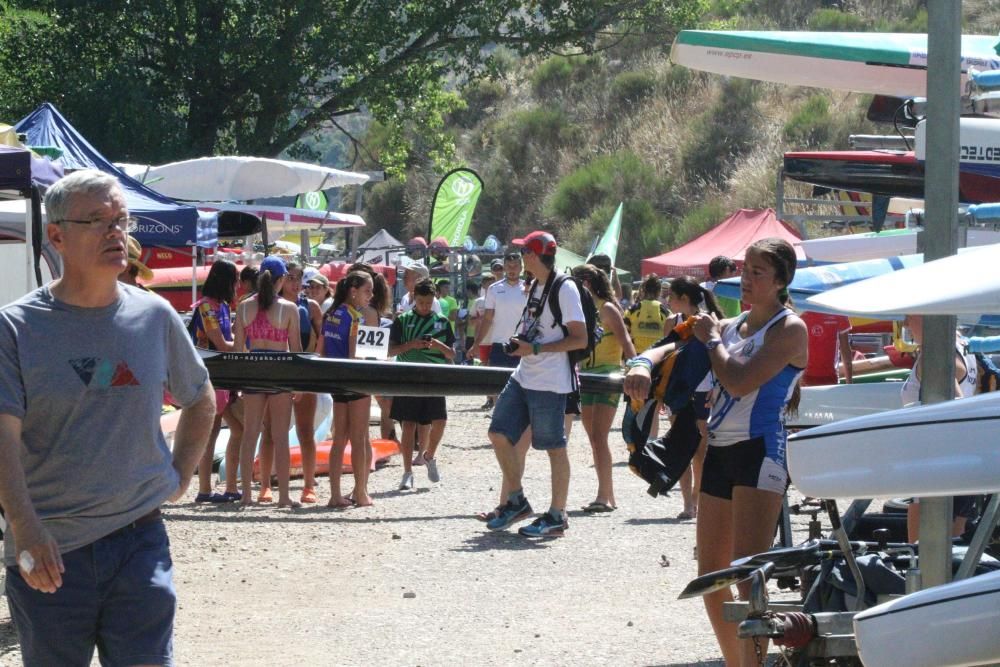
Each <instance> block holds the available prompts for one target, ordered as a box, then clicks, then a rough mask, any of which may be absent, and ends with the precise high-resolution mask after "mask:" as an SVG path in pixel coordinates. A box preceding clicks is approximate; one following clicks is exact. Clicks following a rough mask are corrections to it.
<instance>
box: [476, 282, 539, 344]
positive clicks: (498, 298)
mask: <svg viewBox="0 0 1000 667" xmlns="http://www.w3.org/2000/svg"><path fill="white" fill-rule="evenodd" d="M527 302H528V297H527V296H526V295H525V293H524V281H523V280H518V281H517V284H516V285H511V284H510V283H508V282H507V281H506V280H501V281H499V282H495V283H493V284H492V285H490V288H489V289H488V290H486V300H485V302H484V307H485V309H486V310H492V311H493V327H492V329H490V332H489V336H490V338H489V341H487V340H486V339H485V338H483V339H481V340H482V341H483V343H484V344H485V343H486V342H489V343H506V342H507V341H508V340H509V339H510V337H511V336H513V335H514V334H515V333H516V332H517V324H518V322H520V321H521V313H522V312H524V304H526V303H527Z"/></svg>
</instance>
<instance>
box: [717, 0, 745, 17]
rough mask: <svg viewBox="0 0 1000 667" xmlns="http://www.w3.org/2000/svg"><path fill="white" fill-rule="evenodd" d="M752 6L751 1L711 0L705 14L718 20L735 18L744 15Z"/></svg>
mask: <svg viewBox="0 0 1000 667" xmlns="http://www.w3.org/2000/svg"><path fill="white" fill-rule="evenodd" d="M752 4H753V2H752V0H711V2H709V4H708V12H707V13H708V14H709V15H710V16H713V17H715V18H718V19H729V18H735V17H739V16H742V15H744V14H746V13H747V11H748V10H749V9H750V7H751V5H752Z"/></svg>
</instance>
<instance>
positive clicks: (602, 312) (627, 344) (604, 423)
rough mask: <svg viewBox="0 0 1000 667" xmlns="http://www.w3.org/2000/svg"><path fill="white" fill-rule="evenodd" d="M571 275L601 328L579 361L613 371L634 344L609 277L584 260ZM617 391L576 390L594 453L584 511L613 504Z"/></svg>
mask: <svg viewBox="0 0 1000 667" xmlns="http://www.w3.org/2000/svg"><path fill="white" fill-rule="evenodd" d="M573 277H574V278H576V279H577V280H579V281H580V282H581V283H582V284H583V286H584V287H586V288H587V289H589V290H590V293H591V295H593V297H594V305H596V306H597V314H598V316H599V318H600V325H601V328H602V329H603V334H602V336H601V339H600V342H598V343H597V346H596V347H595V348H594V352H593V354H592V355H591V356H590V358H589V359H587V360H585V361H584V362H583V363H581V364H580V368H581V370H584V371H586V372H588V373H602V374H608V373H614V372H617V371H620V370H621V368H622V357H623V355H624V358H625V359H631V358H632V357H633V356H635V347H634V346H633V345H632V340H631V339H630V338H629V335H628V332H627V331H626V329H625V319H624V317H623V316H622V310H621V306H620V305H618V300H617V299H615V295H614V292H612V289H611V281H610V280H609V279H608V276H607V274H606V273H604V271H602V270H601V269H599V268H597V267H596V266H594V265H592V264H584V265H582V266H578V267H576V268H575V269H573ZM619 403H621V394H592V393H589V392H581V393H580V408H581V413H582V414H581V420H582V421H583V428H584V430H585V431H586V432H587V438H588V439H589V440H590V448H591V450H592V452H593V454H594V469H595V470H596V471H597V497H596V498H595V499H594V500H593V502H591V503H590V504H589V505H587V506H585V507H584V508H583V510H584V511H585V512H611V511H613V510H614V509H615V508H616V507H617V503H616V502H615V490H614V483H613V480H612V475H611V447H610V446H609V445H608V433H610V431H611V423H612V422H613V421H614V419H615V412H616V411H617V410H618V404H619Z"/></svg>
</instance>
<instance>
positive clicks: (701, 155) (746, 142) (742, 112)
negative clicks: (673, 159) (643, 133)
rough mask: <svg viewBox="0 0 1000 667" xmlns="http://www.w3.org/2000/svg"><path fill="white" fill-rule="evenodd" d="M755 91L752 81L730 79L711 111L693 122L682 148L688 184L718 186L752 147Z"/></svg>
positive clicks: (754, 122)
mask: <svg viewBox="0 0 1000 667" xmlns="http://www.w3.org/2000/svg"><path fill="white" fill-rule="evenodd" d="M757 97H758V93H757V87H756V85H755V84H754V82H753V81H747V80H745V79H729V80H727V81H726V82H725V84H723V86H722V93H721V94H720V96H719V98H718V99H717V100H716V101H715V102H714V103H713V104H712V106H711V108H709V110H708V111H706V112H705V113H704V114H702V115H701V116H700V117H698V119H696V120H695V122H694V124H693V126H692V128H691V131H690V132H689V135H688V138H687V139H686V140H685V142H684V144H683V145H682V147H681V163H682V165H683V169H684V175H685V178H686V179H687V180H688V182H689V184H691V185H693V186H695V187H699V185H698V184H699V183H701V182H706V183H710V184H715V185H719V186H721V185H722V184H723V183H725V181H726V178H727V177H728V176H729V174H730V173H731V172H732V169H733V162H734V161H735V159H736V158H738V157H739V156H741V155H743V154H744V153H746V152H747V151H748V150H750V148H751V147H752V145H753V142H754V132H755V127H756V121H757V111H756V108H755V107H756V104H757Z"/></svg>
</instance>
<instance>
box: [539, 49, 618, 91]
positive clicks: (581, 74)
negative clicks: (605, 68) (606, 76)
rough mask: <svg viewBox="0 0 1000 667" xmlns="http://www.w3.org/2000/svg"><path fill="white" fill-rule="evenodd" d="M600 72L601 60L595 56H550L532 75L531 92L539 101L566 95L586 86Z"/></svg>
mask: <svg viewBox="0 0 1000 667" xmlns="http://www.w3.org/2000/svg"><path fill="white" fill-rule="evenodd" d="M600 70H601V59H600V58H598V57H596V56H585V55H580V56H552V57H551V58H549V59H548V60H545V61H543V62H542V63H541V64H540V65H539V66H538V67H537V68H536V69H535V71H534V72H533V73H532V75H531V90H532V91H533V92H534V94H535V97H537V98H539V99H546V98H548V97H551V96H553V95H559V94H562V95H567V94H570V93H572V92H573V90H574V89H575V88H577V87H579V86H581V85H584V84H586V83H587V81H589V80H590V79H592V78H593V77H594V76H596V75H597V74H598V73H599V72H600Z"/></svg>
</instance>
